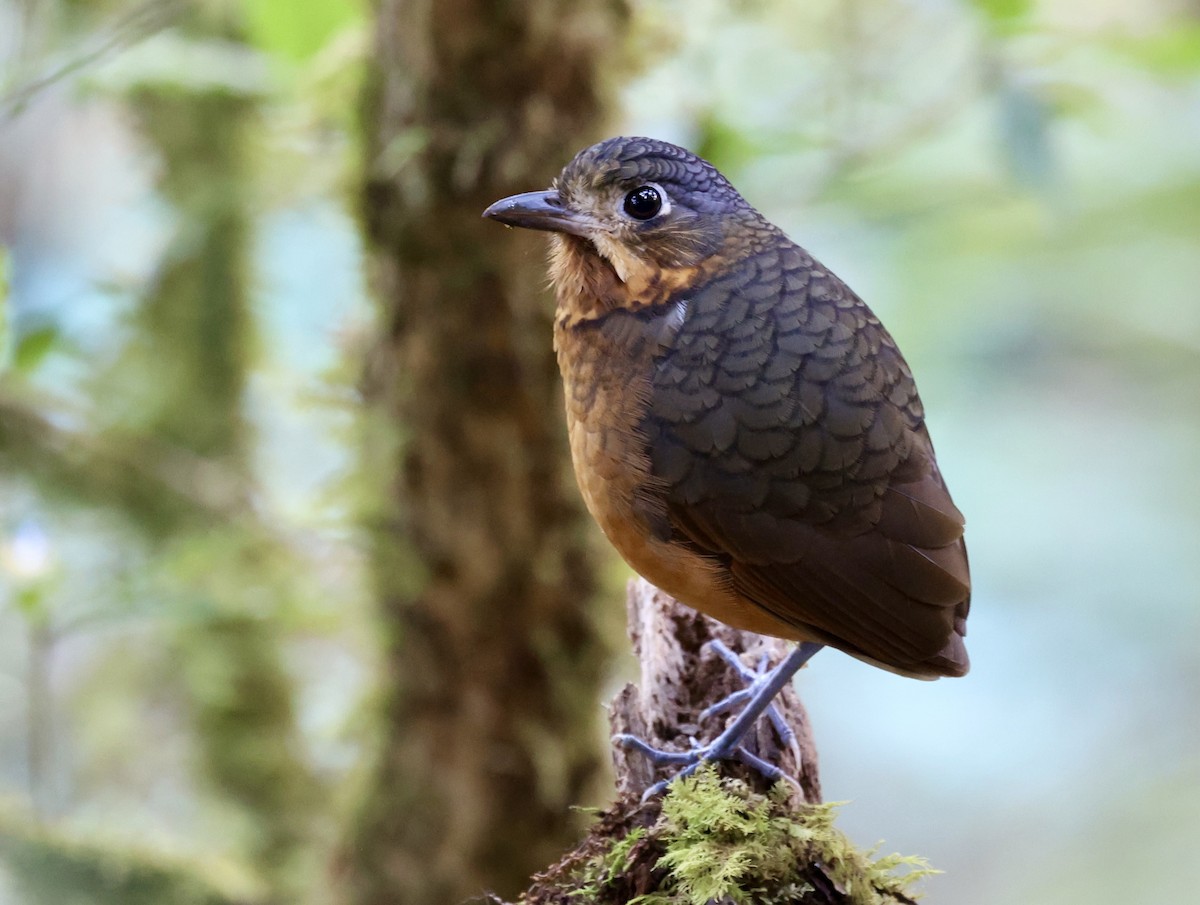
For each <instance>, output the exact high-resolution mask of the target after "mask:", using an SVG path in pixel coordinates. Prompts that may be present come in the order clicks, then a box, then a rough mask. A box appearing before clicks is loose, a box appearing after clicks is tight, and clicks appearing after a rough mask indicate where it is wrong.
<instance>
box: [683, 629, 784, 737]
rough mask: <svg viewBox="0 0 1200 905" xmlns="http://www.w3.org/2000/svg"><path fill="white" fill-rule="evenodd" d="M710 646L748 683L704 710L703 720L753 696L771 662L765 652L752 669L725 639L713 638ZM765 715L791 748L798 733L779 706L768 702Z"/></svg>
mask: <svg viewBox="0 0 1200 905" xmlns="http://www.w3.org/2000/svg"><path fill="white" fill-rule="evenodd" d="M708 648H709V650H711V651H712V652H713V653H715V654H716V655H717V656H719V657H720V658H721V659H722V660H724V661H725V662H726V663H728V664H729V666H730V667H731V668H732V669H733V671H734V672H736V673H737V674H738V675H739V676H741V677H742V681H743V682H745V683H746V687H745V688H743V689H742V690H741V691H735V692H734V693H733V694H731V695H729V696H728V697H726V698H723V699H721V700H720V701H717V703H715V704H713V705H712V706H711V707H708V708H706V709H705V710H704V712H703V713H701V714H700V719H701V720H706V719H708V718H709V717H712V716H717V715H719V714H722V713H725V712H726V711H729V710H732V709H733V708H734V707H736V706H737V705H738V704H741V703H742V702H743V701H746V700H748V699H750V698H752V697H753V696H754V692H755V690H756V687H757V686H756V685H755V683H757V682H761V681H762V680H763V678H764V676H766V675H767V664H768V662H769V661H768V659H767V655H766V654H763V655H762V657H760V658H759V661H758V668H757V669H750V668H749V667H748V666H746V664H745V663H743V662H742V658H741V657H739V656H738V655H737V654H736V653H734V652H733V651H732V650H731V649H730V648H729V647H728V645H726V644H725V642H724V641H721V640H720V639H718V638H713V640H711V641H709V642H708ZM763 715H764V716H766V718H767V719H769V720H770V721H771V725H772V726H774V727H775V732H776V733H777V734H778V735H779V740H780V741H781V742H783V744H784V746H785V747H789V748H790V747H791V746H792V744H793V742H795V740H796V733H795V732H793V731H792V727H791V726H789V725H788V724H787V721H786V720H784V718H783V716H782V715H781V714H780V713H779V708H778V707H776V706H775V705H774V704H768V705H767V707H766V709H765V710H764V711H763Z"/></svg>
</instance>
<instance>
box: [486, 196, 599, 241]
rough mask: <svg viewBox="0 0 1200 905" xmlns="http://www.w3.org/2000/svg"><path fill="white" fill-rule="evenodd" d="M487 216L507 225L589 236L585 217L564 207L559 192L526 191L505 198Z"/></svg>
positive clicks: (490, 208)
mask: <svg viewBox="0 0 1200 905" xmlns="http://www.w3.org/2000/svg"><path fill="white" fill-rule="evenodd" d="M483 216H485V217H487V218H488V219H490V220H499V221H500V222H501V223H504V224H505V225H507V226H520V227H523V228H525V229H544V230H547V231H548V232H554V233H573V234H574V235H576V236H583V237H585V238H586V237H587V232H586V231H585V226H586V225H587V224H586V222H585V221H584V218H583V217H582V216H580V215H579V214H578V213H576V212H575V211H572V210H570V209H568V208H566V207H563V203H562V200H561V199H560V198H559V197H558V192H555V191H541V192H522V193H521V194H520V195H509V196H508V197H507V198H501V199H500V200H499V201H497V202H496V203H495V204H493V205H492V206H491V207H489V208H488V209H487V210H486V211H484V212H483Z"/></svg>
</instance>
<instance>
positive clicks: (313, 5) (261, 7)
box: [244, 0, 362, 63]
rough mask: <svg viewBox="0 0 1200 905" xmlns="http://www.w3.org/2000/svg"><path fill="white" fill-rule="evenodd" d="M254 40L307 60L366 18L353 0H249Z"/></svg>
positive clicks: (296, 59) (248, 15)
mask: <svg viewBox="0 0 1200 905" xmlns="http://www.w3.org/2000/svg"><path fill="white" fill-rule="evenodd" d="M244 9H245V15H246V25H247V30H248V32H249V37H250V40H251V42H252V43H253V44H254V45H255V46H257V47H258V48H259V49H261V50H264V51H266V52H267V53H269V54H272V55H276V56H281V57H284V58H285V59H288V60H291V61H293V62H297V63H299V62H304V61H305V60H308V59H309V58H311V57H312V56H313V55H314V54H316V53H317V51H319V50H320V49H321V48H323V47H324V46H325V45H326V44H328V43H329V40H330V38H332V37H333V36H334V35H335V34H337V33H338V32H339V31H341V30H342V29H343V28H345V27H346V26H347V25H349V24H351V23H352V22H356V21H358V20H359V19H361V18H362V8H361V6H360V5H359V4H357V3H353V2H350V0H309V2H307V3H302V4H297V3H295V2H293V0H248V2H246V3H245V5H244Z"/></svg>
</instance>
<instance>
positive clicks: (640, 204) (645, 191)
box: [620, 182, 671, 223]
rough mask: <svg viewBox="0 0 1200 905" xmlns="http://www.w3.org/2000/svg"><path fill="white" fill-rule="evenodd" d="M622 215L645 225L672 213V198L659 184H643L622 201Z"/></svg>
mask: <svg viewBox="0 0 1200 905" xmlns="http://www.w3.org/2000/svg"><path fill="white" fill-rule="evenodd" d="M620 209H621V213H622V214H623V215H624V216H625V217H627V218H628V219H630V220H636V221H638V222H640V223H645V222H646V221H648V220H653V219H654V218H655V217H661V216H662V215H663V214H669V213H670V212H671V197H670V196H669V195H668V194H667V192H666V189H664V188H663V187H662V186H661V185H659V184H658V183H657V182H643V183H642V184H641V185H639V186H638V187H637V188H635V189H633V190H632V191H630V192H626V193H625V197H624V198H622V199H621V208H620Z"/></svg>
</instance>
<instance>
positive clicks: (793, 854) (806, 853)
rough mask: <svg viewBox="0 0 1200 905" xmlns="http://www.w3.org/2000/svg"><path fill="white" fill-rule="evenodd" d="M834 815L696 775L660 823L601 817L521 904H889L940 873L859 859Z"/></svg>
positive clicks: (675, 788) (913, 860)
mask: <svg viewBox="0 0 1200 905" xmlns="http://www.w3.org/2000/svg"><path fill="white" fill-rule="evenodd" d="M642 813H643V815H644V812H642ZM836 814H837V806H836V805H834V804H822V805H802V806H799V807H797V806H796V805H795V804H794V802H793V801H791V800H790V797H789V790H788V789H787V788H786V787H784V786H783V785H782V784H781V785H780V786H778V787H776V789H775V790H774V791H773V792H772V793H771V794H770V795H761V794H759V793H756V792H753V791H752V790H750V789H749V788H748V787H746V786H745V785H743V784H742V783H740V782H738V781H736V780H732V779H728V778H723V777H721V776H720V775H719V774H718V773H717V772H716V770H714V769H705V770H701V771H698V772H697V773H696V774H695V775H694V776H691V777H689V778H687V779H684V780H680V781H678V782H676V783H674V784H673V785H672V786H671V789H670V791H669V792H668V794H667V796H666V797H665V798H664V799H663V800H662V805H661V812H660V813H659V814H658V815H657V819H653V818H652V819H651V820H650V821H648V822H645V824H644V825H638V823H639V821H637V820H631V819H629V818H628V816H627V817H621V816H619V815H608V817H607V819H606V820H602V821H601V825H599V826H598V827H597V829H596V830H594V831H593V833H592V836H591V838H590V839H589V841H588V842H587V843H585V844H584V846H582V847H581V848H580V849H579V850H577V851H576V852H575V853H573V854H572V855H571V856H568V858H566V859H564V860H563V861H562V862H561V863H560V864H559V865H558V866H557V867H556V868H555V869H554V870H552V871H551V872H550V874H551V875H552V876H547V877H544V878H543V879H544V880H548V881H552V885H553V889H554V892H553V894H550V893H548V889H549V888H550V886H549V885H543V886H542V887H541V889H540V890H537V891H534V890H531V891H530V893H528V894H527V896H526V899H525V901H526V902H528V903H549V902H586V903H595V905H606V903H616V902H621V903H628V905H706V903H709V902H726V903H733V905H789V903H800V902H803V901H805V897H806V896H807V894H808V893H810V892H813V891H814V889H815V887H814V885H813V883H814V881H819V882H820V883H821V885H822V886H823V887H825V888H828V887H829V886H831V885H832V886H834V887H836V888H837V889H838V890H839V891H840V899H839V900H840V901H845V902H847V903H851V905H891V903H909V902H912V901H913V893H912V891H911V887H912V884H913V883H915V882H916V881H917V880H919V879H921V878H922V877H925V876H928V875H929V874H932V873H937V871H934V870H932V869H931V868H930V867H929V866H928V864H927V863H926V862H925V861H924V860H923V859H921V858H917V857H911V856H910V857H906V856H901V855H887V856H885V857H881V858H875V857H874V853H873V852H864V851H861V850H859V849H858V848H856V847H855V846H854V844H853V843H852V842H851V841H850V840H849V839H848V838H847V837H846V836H845V834H843V833H842V832H841V831H840V830H839V829H838V828H837V827H836V826H835V818H836ZM828 900H829V899H828V897H827V896H826V897H825V898H821V899H820V901H828Z"/></svg>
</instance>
